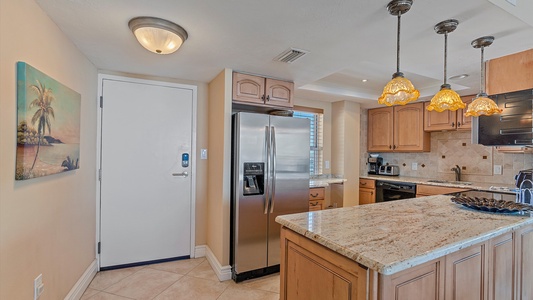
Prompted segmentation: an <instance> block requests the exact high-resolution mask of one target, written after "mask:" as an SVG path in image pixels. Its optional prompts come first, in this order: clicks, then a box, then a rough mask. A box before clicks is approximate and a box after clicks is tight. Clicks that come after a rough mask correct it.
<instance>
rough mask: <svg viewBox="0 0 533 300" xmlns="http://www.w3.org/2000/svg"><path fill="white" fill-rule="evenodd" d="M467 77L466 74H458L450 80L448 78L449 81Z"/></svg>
mask: <svg viewBox="0 0 533 300" xmlns="http://www.w3.org/2000/svg"><path fill="white" fill-rule="evenodd" d="M468 76H469V75H468V74H460V75H455V76H452V77H450V78H448V79H449V80H454V79H464V78H466V77H468Z"/></svg>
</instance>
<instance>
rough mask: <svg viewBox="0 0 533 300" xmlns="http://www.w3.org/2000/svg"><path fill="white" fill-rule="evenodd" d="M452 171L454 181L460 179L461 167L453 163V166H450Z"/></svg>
mask: <svg viewBox="0 0 533 300" xmlns="http://www.w3.org/2000/svg"><path fill="white" fill-rule="evenodd" d="M452 171H454V172H455V181H461V168H460V167H459V165H455V167H453V168H452Z"/></svg>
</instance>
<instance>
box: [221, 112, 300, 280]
mask: <svg viewBox="0 0 533 300" xmlns="http://www.w3.org/2000/svg"><path fill="white" fill-rule="evenodd" d="M309 127H310V125H309V120H306V119H298V118H291V117H282V116H271V115H264V114H255V113H247V112H240V113H237V114H234V116H233V149H232V150H233V152H232V154H233V155H232V185H231V187H232V201H231V206H232V209H231V211H232V215H231V219H232V222H231V224H232V227H231V253H230V256H231V265H232V277H233V280H235V281H236V282H239V281H242V280H245V279H249V278H253V277H258V276H262V275H266V274H270V273H274V272H278V271H279V263H280V242H279V240H280V225H279V224H277V223H276V222H275V220H274V219H275V218H276V217H277V216H278V215H285V214H291V213H298V212H306V211H309V143H310V140H309V138H310V137H309V134H310V133H309V130H310V128H309Z"/></svg>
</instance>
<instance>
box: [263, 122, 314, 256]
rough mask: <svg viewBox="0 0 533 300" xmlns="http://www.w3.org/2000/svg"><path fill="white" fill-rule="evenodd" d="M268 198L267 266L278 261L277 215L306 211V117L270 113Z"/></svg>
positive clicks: (307, 141) (307, 173) (307, 152)
mask: <svg viewBox="0 0 533 300" xmlns="http://www.w3.org/2000/svg"><path fill="white" fill-rule="evenodd" d="M270 126H271V127H270V130H271V140H272V155H273V160H272V168H271V169H272V184H271V193H272V200H271V203H270V208H269V217H268V266H274V265H278V264H279V263H280V229H281V226H280V225H279V224H278V223H276V221H275V219H276V217H277V216H279V215H286V214H292V213H300V212H307V211H309V145H310V141H309V120H306V119H297V118H290V117H278V116H271V117H270Z"/></svg>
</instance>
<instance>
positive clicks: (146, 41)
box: [128, 17, 188, 54]
mask: <svg viewBox="0 0 533 300" xmlns="http://www.w3.org/2000/svg"><path fill="white" fill-rule="evenodd" d="M128 26H129V27H130V29H131V31H132V32H133V34H134V35H135V37H136V38H137V40H138V41H139V43H140V44H141V45H142V46H143V47H144V48H146V49H148V50H149V51H151V52H153V53H157V54H170V53H173V52H175V51H176V50H178V49H179V47H181V45H182V44H183V42H185V40H187V37H188V35H187V31H185V29H183V28H182V27H181V26H179V25H177V24H174V23H172V22H170V21H167V20H163V19H160V18H154V17H137V18H133V19H131V20H130V21H129V23H128Z"/></svg>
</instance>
